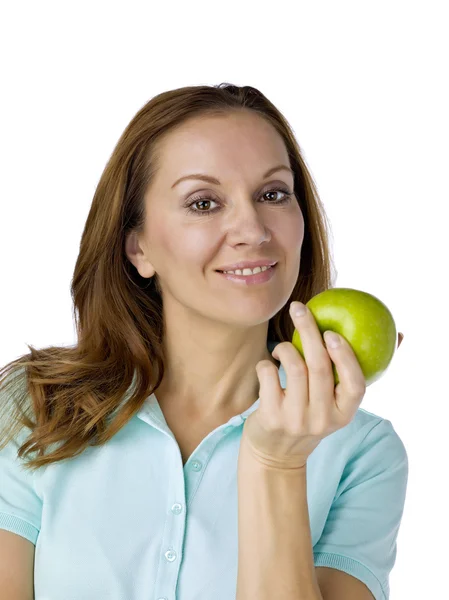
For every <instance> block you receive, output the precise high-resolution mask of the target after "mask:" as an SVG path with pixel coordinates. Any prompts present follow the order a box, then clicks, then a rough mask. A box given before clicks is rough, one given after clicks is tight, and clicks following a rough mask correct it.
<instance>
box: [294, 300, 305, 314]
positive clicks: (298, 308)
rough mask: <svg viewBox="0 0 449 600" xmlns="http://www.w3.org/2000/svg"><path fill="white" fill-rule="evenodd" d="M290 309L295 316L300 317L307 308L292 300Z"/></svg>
mask: <svg viewBox="0 0 449 600" xmlns="http://www.w3.org/2000/svg"><path fill="white" fill-rule="evenodd" d="M291 311H292V314H293V315H294V316H295V317H301V316H302V315H305V314H306V312H307V309H306V307H305V306H304V304H302V302H292V304H291Z"/></svg>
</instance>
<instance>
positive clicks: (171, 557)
mask: <svg viewBox="0 0 449 600" xmlns="http://www.w3.org/2000/svg"><path fill="white" fill-rule="evenodd" d="M164 556H165V558H166V559H167V560H168V561H169V562H173V561H174V560H176V556H177V555H176V552H175V551H174V550H167V552H166V553H165V555H164Z"/></svg>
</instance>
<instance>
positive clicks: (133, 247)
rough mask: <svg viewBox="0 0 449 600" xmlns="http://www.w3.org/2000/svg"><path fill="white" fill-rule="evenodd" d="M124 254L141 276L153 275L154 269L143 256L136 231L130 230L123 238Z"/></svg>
mask: <svg viewBox="0 0 449 600" xmlns="http://www.w3.org/2000/svg"><path fill="white" fill-rule="evenodd" d="M125 254H126V256H127V257H128V260H129V261H130V262H131V263H132V264H133V265H134V266H135V267H136V269H137V272H138V273H139V275H140V276H141V277H145V278H148V277H153V275H154V274H155V272H156V271H155V269H154V267H153V265H152V264H151V263H150V262H149V261H148V259H147V257H146V256H145V253H144V251H143V249H142V244H141V242H140V239H139V235H138V233H137V232H136V231H131V232H130V233H128V234H127V237H126V240H125Z"/></svg>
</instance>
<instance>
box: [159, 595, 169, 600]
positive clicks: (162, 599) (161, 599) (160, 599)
mask: <svg viewBox="0 0 449 600" xmlns="http://www.w3.org/2000/svg"><path fill="white" fill-rule="evenodd" d="M157 600H168V598H167V597H166V596H164V597H163V598H158V599H157Z"/></svg>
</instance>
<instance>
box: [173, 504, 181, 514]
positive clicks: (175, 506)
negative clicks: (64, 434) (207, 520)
mask: <svg viewBox="0 0 449 600" xmlns="http://www.w3.org/2000/svg"><path fill="white" fill-rule="evenodd" d="M171 511H172V513H174V514H175V515H179V514H180V513H182V504H179V503H178V502H177V503H176V504H173V506H172V507H171Z"/></svg>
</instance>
